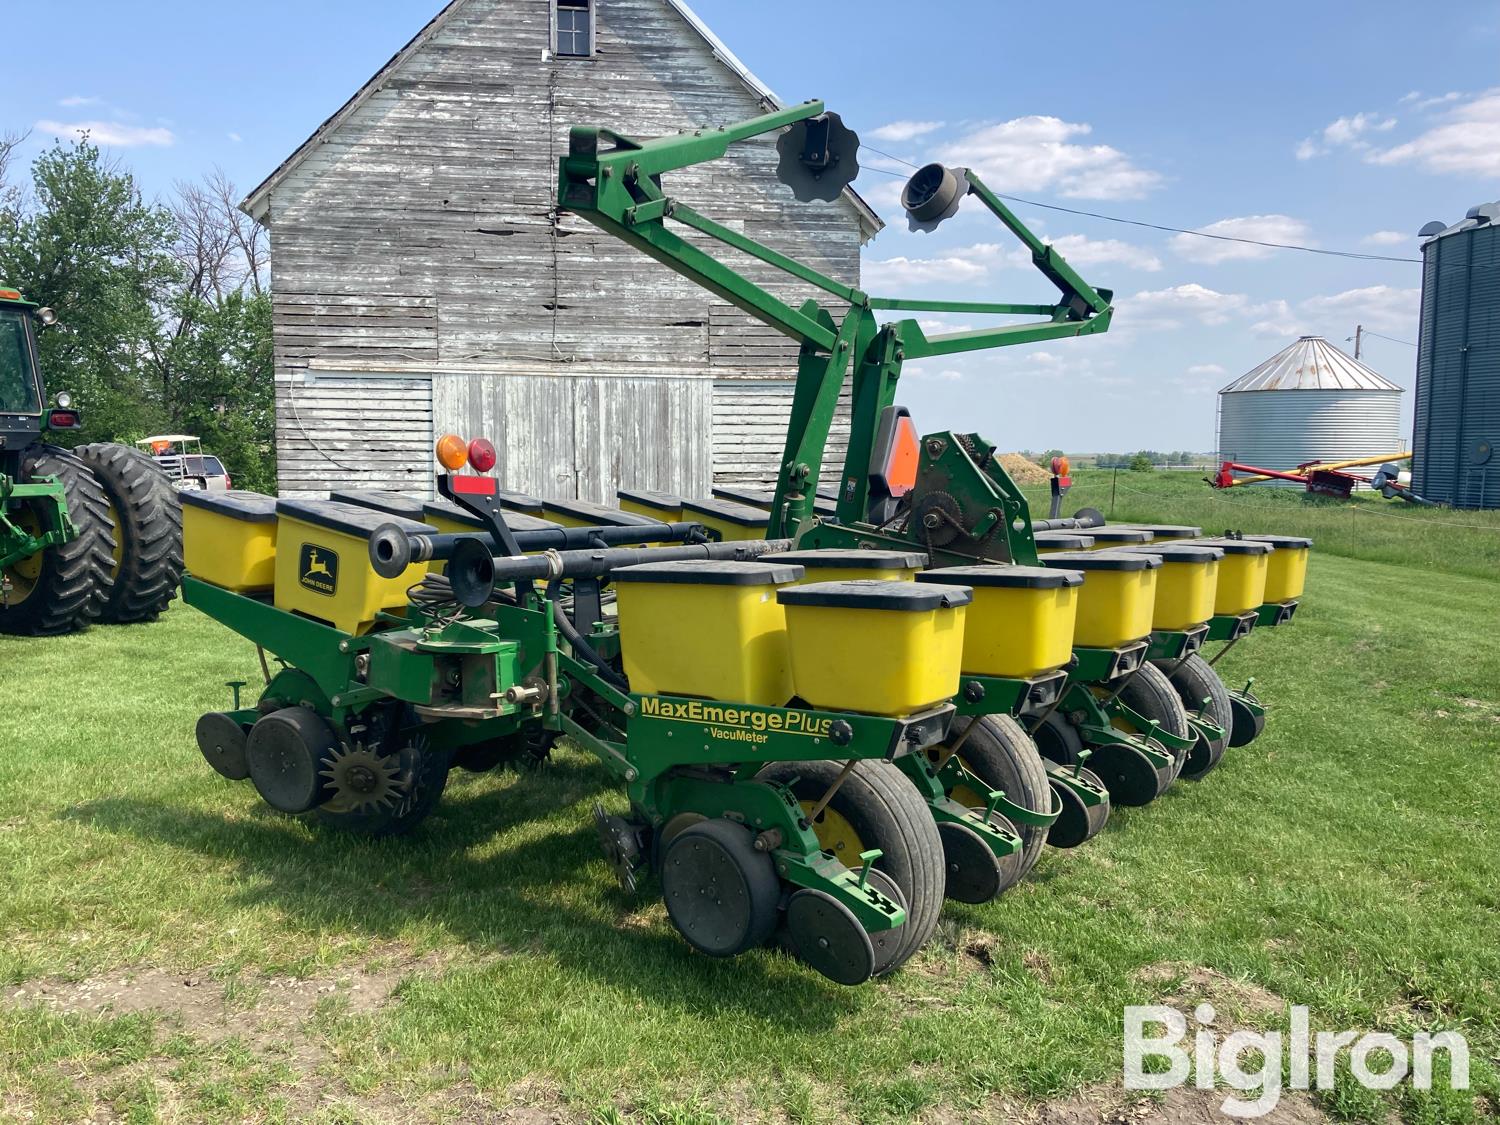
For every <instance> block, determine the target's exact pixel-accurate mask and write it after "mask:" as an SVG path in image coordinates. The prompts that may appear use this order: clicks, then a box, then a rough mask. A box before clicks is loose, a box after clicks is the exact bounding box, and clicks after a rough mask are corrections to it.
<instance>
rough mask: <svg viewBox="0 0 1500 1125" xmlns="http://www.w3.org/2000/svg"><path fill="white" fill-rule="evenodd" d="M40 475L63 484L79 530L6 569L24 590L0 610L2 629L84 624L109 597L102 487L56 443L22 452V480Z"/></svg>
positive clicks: (110, 542) (39, 630)
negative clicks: (75, 533) (61, 542)
mask: <svg viewBox="0 0 1500 1125" xmlns="http://www.w3.org/2000/svg"><path fill="white" fill-rule="evenodd" d="M38 477H56V478H57V479H58V481H59V482H60V483H61V484H62V486H63V495H64V498H65V499H66V501H67V505H68V516H69V518H70V519H71V520H72V521H73V527H74V529H75V530H76V531H77V533H78V534H77V536H76V537H75V538H73V539H72V540H70V541H69V542H67V543H63V544H60V545H58V546H55V547H49V548H47V549H46V550H45V551H43V552H42V553H41V554H40V556H37V557H35V558H32V559H23V560H22V561H21V562H20V563H17V564H14V565H13V566H11V567H7V568H6V569H7V571H8V572H9V574H8V575H7V576H8V577H10V578H11V579H12V581H13V582H14V583H15V585H16V586H17V587H20V586H21V585H22V582H24V585H25V590H24V593H21V594H20V595H19V598H16V595H15V594H13V595H12V598H13V599H16V600H12V601H11V602H10V603H9V604H8V605H5V606H4V607H3V608H0V633H14V634H19V635H22V636H32V637H43V636H57V635H59V634H62V633H71V632H73V631H74V630H76V629H83V628H86V627H87V626H88V625H89V623H90V622H92V621H94V620H95V619H96V618H98V616H99V614H100V613H101V612H102V611H103V609H104V603H105V599H106V598H107V597H108V596H109V589H110V571H111V570H112V569H113V565H114V564H113V558H112V552H113V550H114V539H113V538H112V537H111V536H110V525H109V502H108V501H107V500H106V499H105V496H104V490H103V489H102V488H100V486H99V482H98V481H97V480H95V479H94V474H93V473H91V472H90V471H89V468H88V466H87V465H85V464H84V463H83V462H82V461H80V460H79V459H78V458H77V457H75V456H73V454H71V453H69V452H68V451H67V450H65V449H59V448H58V447H57V446H54V445H35V446H32V447H31V448H30V449H28V450H27V451H26V454H25V455H24V456H23V458H22V460H21V480H22V481H23V482H29V481H35V480H36V479H37V478H38ZM36 523H37V530H51V524H50V520H42V519H38V520H37V521H36ZM28 572H29V573H28ZM17 579H20V580H21V581H16V580H17Z"/></svg>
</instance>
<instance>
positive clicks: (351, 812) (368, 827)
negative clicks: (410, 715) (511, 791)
mask: <svg viewBox="0 0 1500 1125" xmlns="http://www.w3.org/2000/svg"><path fill="white" fill-rule="evenodd" d="M450 762H451V759H450V756H449V754H448V753H447V752H445V751H441V750H434V749H433V748H432V747H431V746H429V745H428V743H427V740H426V739H425V738H424V737H422V736H421V735H420V734H409V735H406V736H405V741H404V743H403V745H402V746H401V748H400V749H399V750H396V751H395V752H394V753H381V752H380V751H379V750H377V749H374V748H370V747H366V746H364V745H362V744H360V743H355V744H353V745H352V746H340V747H339V749H338V750H337V751H336V752H335V753H334V754H333V756H332V758H331V760H330V761H329V762H328V764H327V765H326V766H325V767H324V769H323V774H322V776H323V779H324V780H325V781H326V783H327V784H328V788H329V791H330V795H329V799H328V801H327V803H325V804H324V805H322V806H321V807H319V808H318V810H317V812H316V813H315V814H314V815H315V816H316V818H317V820H318V822H319V823H320V824H325V825H327V826H328V827H329V828H336V829H338V830H339V831H340V832H348V833H351V834H353V835H355V836H369V837H373V838H382V837H386V836H405V835H406V834H407V833H408V832H411V831H413V830H414V829H415V828H416V827H417V825H419V824H421V823H422V821H424V820H426V819H427V817H428V815H429V814H430V813H431V812H432V810H433V809H435V808H437V805H438V801H439V800H441V799H442V796H443V790H444V789H446V788H447V786H448V771H449V768H450Z"/></svg>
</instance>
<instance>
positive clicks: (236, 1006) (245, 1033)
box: [0, 954, 441, 1049]
mask: <svg viewBox="0 0 1500 1125" xmlns="http://www.w3.org/2000/svg"><path fill="white" fill-rule="evenodd" d="M369 961H370V963H373V964H375V965H377V966H379V967H377V968H360V969H355V970H351V971H348V972H340V973H330V974H327V975H322V976H314V977H281V976H258V975H257V976H250V977H240V976H233V975H226V976H223V977H222V978H221V977H218V976H216V975H215V974H214V973H213V971H211V970H209V971H202V970H199V971H195V972H191V973H174V972H169V971H167V970H165V969H158V968H152V967H150V966H140V967H135V968H129V969H121V970H119V971H117V972H113V973H109V974H106V975H104V976H99V977H91V978H89V979H88V980H82V981H66V980H55V979H54V980H41V981H32V982H28V983H26V984H21V985H14V986H12V987H9V988H7V989H5V990H4V992H3V993H0V1000H3V1001H4V1002H5V1003H7V1004H13V1005H17V1006H29V1005H34V1006H40V1007H43V1008H46V1009H48V1010H50V1011H53V1012H58V1013H61V1014H66V1015H83V1016H94V1017H99V1016H105V1017H114V1016H125V1015H132V1014H141V1013H145V1014H151V1015H160V1016H162V1017H164V1018H165V1019H166V1020H168V1021H169V1022H170V1023H171V1024H172V1025H173V1026H174V1027H175V1028H176V1029H177V1030H180V1031H182V1032H184V1033H185V1034H187V1035H190V1036H192V1037H193V1038H195V1039H200V1040H203V1041H206V1042H215V1041H217V1040H220V1039H228V1038H239V1039H243V1040H245V1042H247V1043H248V1044H250V1045H251V1046H253V1047H256V1048H259V1049H264V1048H267V1047H270V1046H273V1045H276V1044H283V1043H286V1042H287V1041H288V1039H289V1037H288V1035H287V1032H288V1031H290V1030H295V1029H296V1028H298V1027H300V1026H301V1025H302V1024H303V1023H304V1022H306V1021H307V1020H308V1019H309V1018H311V1017H312V1016H313V1014H314V1013H315V1012H316V1011H317V1010H318V1008H319V1007H320V1005H325V1004H335V1005H337V1006H338V1007H339V1009H340V1010H341V1011H342V1012H344V1013H345V1014H349V1015H369V1014H371V1013H374V1012H377V1011H379V1010H380V1008H381V1007H383V1006H384V1005H385V1004H386V1002H387V1001H388V1000H389V999H390V997H391V993H392V992H394V991H395V989H396V986H397V985H399V984H400V983H401V982H402V981H403V980H405V979H406V978H407V977H409V976H412V975H415V974H426V973H432V972H434V971H436V969H437V968H438V967H439V965H440V963H441V961H440V959H439V958H438V957H436V956H434V955H430V954H429V955H427V956H423V957H411V956H409V955H407V956H404V957H398V958H390V957H378V956H377V957H372V958H370V959H369Z"/></svg>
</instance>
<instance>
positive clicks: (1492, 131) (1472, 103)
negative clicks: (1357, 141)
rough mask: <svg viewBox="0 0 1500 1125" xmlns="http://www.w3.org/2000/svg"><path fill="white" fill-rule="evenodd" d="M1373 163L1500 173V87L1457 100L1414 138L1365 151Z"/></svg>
mask: <svg viewBox="0 0 1500 1125" xmlns="http://www.w3.org/2000/svg"><path fill="white" fill-rule="evenodd" d="M1365 160H1367V161H1368V162H1369V163H1371V164H1415V165H1417V166H1418V167H1420V168H1422V169H1423V170H1424V171H1428V172H1446V173H1455V174H1459V175H1474V176H1500V87H1497V88H1495V89H1490V90H1486V91H1484V92H1483V93H1481V94H1478V95H1476V96H1474V97H1473V98H1471V99H1470V100H1469V101H1466V102H1460V103H1455V104H1454V105H1453V108H1452V109H1450V110H1449V111H1448V112H1447V113H1445V114H1444V115H1443V117H1442V120H1441V123H1440V124H1438V125H1436V126H1434V127H1433V128H1431V129H1428V130H1427V131H1426V132H1424V133H1421V134H1419V135H1418V136H1417V137H1415V138H1413V139H1412V140H1409V141H1406V142H1405V143H1403V144H1398V145H1395V146H1393V147H1391V148H1387V149H1372V150H1370V151H1369V152H1367V153H1366V154H1365Z"/></svg>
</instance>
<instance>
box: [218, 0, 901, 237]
mask: <svg viewBox="0 0 1500 1125" xmlns="http://www.w3.org/2000/svg"><path fill="white" fill-rule="evenodd" d="M467 2H468V0H449V3H448V4H446V5H445V6H444V7H443V9H442V11H440V12H438V14H437V15H435V16H434V17H433V18H432V19H431V20H430V21H429V22H428V24H427V26H426V27H424V28H422V30H421V31H419V32H417V34H416V35H415V36H414V37H413V39H412V40H411V42H410V43H408V44H407V45H406V46H404V47H402V48H401V50H399V51H397V52H396V54H395V55H393V56H392V57H391V59H390V61H389V62H387V63H386V64H385V65H384V66H383V67H381V68H380V70H379V71H377V72H376V74H375V76H374V77H373V78H371V79H370V80H369V81H368V82H366V83H365V84H364V85H363V86H362V87H360V89H359V91H358V92H357V93H356V94H355V95H354V96H353V97H352V98H350V99H349V100H348V101H347V102H345V103H344V104H343V105H342V106H341V107H339V110H338V112H336V113H335V114H334V115H333V116H332V117H330V118H328V120H327V121H324V122H323V124H321V125H319V126H318V128H317V129H316V130H314V131H313V134H312V136H310V137H308V138H307V140H305V141H303V142H302V144H301V145H300V146H299V147H298V149H297V151H296V152H294V153H292V155H291V156H289V157H287V158H286V159H285V160H283V161H282V162H281V164H280V165H279V166H278V167H277V168H276V170H275V171H274V172H272V173H271V174H270V175H269V176H267V177H266V179H265V181H264V182H262V183H261V185H260V186H259V187H257V188H256V189H255V190H254V191H252V192H251V193H250V195H249V196H248V197H247V198H246V199H245V201H244V202H243V203H241V204H240V209H241V210H243V211H244V212H245V213H246V214H247V215H249V216H250V217H251V218H252V219H254V220H255V221H256V222H264V221H265V218H266V215H267V213H268V212H269V211H270V206H271V193H272V192H273V191H274V190H275V189H276V187H277V185H279V184H280V183H281V181H282V180H284V179H285V178H286V177H287V175H288V174H290V173H291V171H292V170H293V169H294V168H296V167H297V165H299V164H300V163H302V161H303V160H304V159H305V158H306V157H307V156H308V154H310V153H311V152H312V151H313V150H314V149H315V148H316V147H317V146H318V145H319V144H320V143H322V141H323V140H325V139H326V138H327V137H328V136H329V135H330V134H331V133H333V132H334V131H336V130H337V129H338V128H339V126H341V125H342V124H343V123H344V122H345V121H346V120H348V118H349V117H350V116H352V115H353V114H354V113H355V112H356V111H357V110H358V109H359V108H360V106H362V105H364V103H365V102H366V101H368V100H369V99H370V97H371V96H372V95H373V94H375V93H376V92H377V91H378V90H379V89H380V88H381V87H382V86H384V85H385V82H386V79H388V78H389V77H390V76H391V75H392V74H394V73H395V72H396V71H397V70H399V69H400V68H401V66H402V64H404V63H405V62H406V61H407V60H408V59H409V58H411V57H412V55H414V54H416V53H417V52H418V51H420V50H421V49H422V48H423V47H424V46H425V45H426V44H427V42H428V41H429V40H431V39H432V38H433V37H434V36H435V35H437V34H438V32H440V31H442V29H443V27H444V25H446V24H447V22H448V21H449V20H450V19H451V18H452V17H453V15H454V14H455V13H457V11H458V10H459V9H460V8H462V7H463V6H464V4H466V3H467ZM666 3H667V4H668V5H670V6H671V7H672V9H673V10H674V11H676V12H677V14H678V15H679V16H681V17H682V18H683V20H684V21H685V22H686V23H687V25H688V26H689V27H691V28H692V29H693V30H694V31H695V32H697V34H698V35H699V36H701V37H702V38H703V40H704V42H705V43H707V44H708V46H709V48H710V49H711V50H712V51H713V54H714V57H715V58H716V59H718V60H719V61H720V62H721V63H723V64H724V65H725V66H726V67H728V68H729V70H730V71H732V72H733V73H734V75H735V77H736V78H738V79H739V80H740V82H741V83H743V84H744V86H745V88H746V89H748V90H749V91H750V92H751V93H753V94H754V95H755V96H756V97H757V98H759V99H760V101H761V103H762V104H763V105H764V106H765V108H766V110H767V112H769V111H771V110H775V109H780V108H781V107H782V105H783V103H782V101H781V100H780V99H779V98H778V97H777V96H776V95H775V94H774V93H773V92H772V91H771V88H770V87H769V86H767V85H766V84H765V83H764V82H762V81H761V80H760V79H759V78H757V77H756V76H755V74H754V72H752V71H751V70H750V68H749V67H747V66H746V65H745V64H744V63H742V62H741V61H740V60H739V57H738V56H737V55H736V54H735V53H734V52H733V51H731V50H730V49H729V47H728V46H726V45H725V43H724V41H723V40H722V39H720V38H719V37H718V36H717V35H715V34H714V33H713V32H712V31H711V30H710V29H709V26H708V25H707V24H706V23H704V22H703V20H702V19H701V18H700V17H699V16H698V14H697V13H696V12H694V11H693V9H692V8H690V7H689V6H688V4H687V0H666ZM844 197H845V198H846V199H847V200H848V201H849V202H850V203H851V204H852V205H853V206H854V209H855V212H856V213H857V214H858V216H859V221H860V226H861V227H862V228H863V229H864V234H865V238H867V239H868V238H873V237H874V236H875V235H876V234H878V233H879V232H880V230H881V228H883V227H884V226H885V222H884V220H882V219H881V218H880V216H879V215H877V214H876V213H875V210H874V208H872V207H871V206H870V205H869V204H868V203H866V202H865V200H864V199H863V197H861V196H860V194H859V193H858V192H856V191H855V190H854V189H853V188H852V187H850V188H845V189H844Z"/></svg>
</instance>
